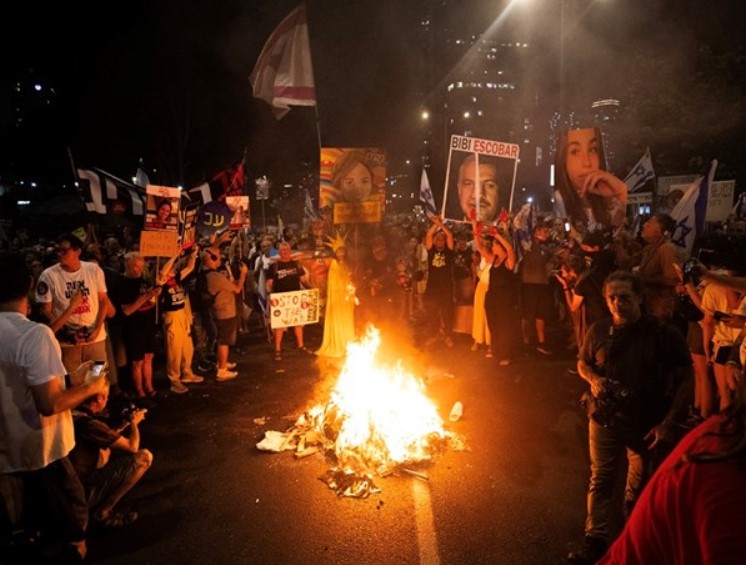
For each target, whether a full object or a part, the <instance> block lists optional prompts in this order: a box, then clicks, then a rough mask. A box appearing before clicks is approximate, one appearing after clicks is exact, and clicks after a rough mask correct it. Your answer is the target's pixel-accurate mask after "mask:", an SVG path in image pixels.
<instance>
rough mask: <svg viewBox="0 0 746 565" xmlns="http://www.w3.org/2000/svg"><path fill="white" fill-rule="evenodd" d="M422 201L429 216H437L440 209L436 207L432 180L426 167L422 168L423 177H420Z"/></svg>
mask: <svg viewBox="0 0 746 565" xmlns="http://www.w3.org/2000/svg"><path fill="white" fill-rule="evenodd" d="M420 201H421V202H422V203H423V204H424V205H425V211H426V212H427V215H428V216H435V215H436V214H437V213H438V209H437V208H436V207H435V199H434V198H433V191H432V189H431V188H430V180H428V178H427V171H426V170H425V169H424V168H423V169H422V177H421V178H420Z"/></svg>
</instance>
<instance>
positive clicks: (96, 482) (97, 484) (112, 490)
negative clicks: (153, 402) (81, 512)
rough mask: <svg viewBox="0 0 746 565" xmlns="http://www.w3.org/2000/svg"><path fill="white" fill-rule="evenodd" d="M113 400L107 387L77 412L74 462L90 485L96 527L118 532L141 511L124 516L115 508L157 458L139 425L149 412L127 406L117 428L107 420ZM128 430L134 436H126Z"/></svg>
mask: <svg viewBox="0 0 746 565" xmlns="http://www.w3.org/2000/svg"><path fill="white" fill-rule="evenodd" d="M108 400H109V387H108V386H107V387H106V388H105V389H104V390H103V391H101V392H99V393H98V394H96V395H94V396H92V397H90V398H88V399H87V400H85V401H84V402H83V403H82V404H81V405H80V406H78V407H77V408H76V409H75V410H74V411H73V424H74V426H75V441H76V443H75V448H74V449H73V450H72V451H71V452H70V461H71V462H72V464H73V467H74V468H75V471H76V472H77V474H78V477H79V478H80V481H81V482H82V483H83V486H84V487H85V494H86V501H87V503H88V511H89V513H90V516H91V521H92V523H93V524H94V525H98V526H102V527H106V528H116V527H121V526H127V525H129V524H131V523H132V522H134V521H135V520H136V519H137V513H136V512H121V511H117V510H115V509H114V507H115V506H116V504H117V503H118V502H119V501H120V500H121V499H122V497H123V496H124V495H125V494H127V493H128V492H129V491H130V490H131V489H132V487H134V486H135V484H137V482H138V481H139V480H140V479H141V478H142V477H143V475H144V474H145V472H146V471H147V470H148V469H149V468H150V466H151V464H152V463H153V455H152V454H151V453H150V451H148V450H147V449H140V430H139V424H140V423H141V422H142V421H143V420H144V419H145V413H146V412H147V410H146V409H144V408H137V407H136V406H134V405H131V406H130V407H125V409H124V410H122V412H121V414H120V415H119V416H120V417H121V418H122V419H123V420H124V422H123V423H122V424H121V425H120V426H118V427H117V428H112V427H111V426H110V425H109V423H108V422H107V420H106V419H105V415H106V412H105V410H106V404H107V402H108ZM127 428H129V437H125V436H123V435H121V434H122V432H124V431H125V430H126V429H127Z"/></svg>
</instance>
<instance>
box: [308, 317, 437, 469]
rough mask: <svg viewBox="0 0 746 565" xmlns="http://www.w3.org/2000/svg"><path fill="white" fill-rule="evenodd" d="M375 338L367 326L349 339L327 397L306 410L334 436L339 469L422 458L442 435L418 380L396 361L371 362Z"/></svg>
mask: <svg viewBox="0 0 746 565" xmlns="http://www.w3.org/2000/svg"><path fill="white" fill-rule="evenodd" d="M380 343H381V336H380V333H379V331H378V330H377V329H376V328H374V327H373V326H369V327H368V330H367V335H366V336H365V337H364V338H363V339H362V340H361V341H360V342H355V343H350V344H349V345H348V347H347V359H346V361H345V364H344V366H343V368H342V371H341V373H340V376H339V380H338V382H337V384H336V386H335V388H334V390H333V391H332V393H331V398H330V401H329V402H328V403H327V404H326V405H317V406H315V407H314V408H313V409H311V410H310V411H309V416H310V418H311V420H312V421H313V422H315V424H316V426H317V427H318V428H319V429H320V431H322V433H324V434H325V435H326V436H327V437H328V438H330V439H332V440H333V441H334V450H335V454H336V456H337V461H338V463H339V465H340V467H341V468H342V469H344V470H348V471H353V472H362V473H365V472H369V471H377V472H379V473H381V472H384V471H387V470H390V469H391V468H393V467H394V466H396V465H399V464H401V463H404V462H410V463H411V462H418V461H424V460H428V459H430V457H431V455H432V453H433V452H434V450H435V449H436V448H437V447H439V446H440V445H443V442H444V440H446V432H445V430H444V429H443V421H442V419H441V418H440V416H439V415H438V411H437V409H436V406H435V405H434V404H433V403H432V402H431V401H430V399H428V398H427V396H425V394H424V388H425V386H424V383H423V382H422V381H421V379H419V378H417V377H415V376H414V375H412V374H410V373H408V372H406V371H405V370H404V369H403V367H402V366H401V364H400V363H397V364H396V365H395V366H394V367H386V366H379V365H376V363H375V356H376V352H377V350H378V347H379V345H380ZM330 436H331V437H330Z"/></svg>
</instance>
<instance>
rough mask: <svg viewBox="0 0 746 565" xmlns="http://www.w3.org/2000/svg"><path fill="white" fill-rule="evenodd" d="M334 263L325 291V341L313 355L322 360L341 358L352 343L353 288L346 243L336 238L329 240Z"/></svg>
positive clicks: (353, 323)
mask: <svg viewBox="0 0 746 565" xmlns="http://www.w3.org/2000/svg"><path fill="white" fill-rule="evenodd" d="M329 240H330V244H331V246H332V251H333V252H334V259H333V260H332V264H331V265H330V266H329V277H328V279H327V287H326V314H325V317H324V339H323V341H322V342H321V347H320V348H319V350H318V351H317V352H316V354H317V355H320V356H323V357H334V358H340V357H344V356H345V353H346V352H347V344H348V343H349V342H350V341H354V339H355V304H356V302H357V299H356V298H355V287H354V286H353V285H352V280H351V279H352V277H351V275H352V273H351V271H350V268H349V266H348V265H347V262H346V257H347V248H346V246H345V241H344V239H343V238H342V237H340V236H339V234H337V236H336V237H335V238H333V239H332V238H329Z"/></svg>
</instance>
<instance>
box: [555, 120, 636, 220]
mask: <svg viewBox="0 0 746 565" xmlns="http://www.w3.org/2000/svg"><path fill="white" fill-rule="evenodd" d="M556 159H557V160H556V162H555V179H556V186H555V202H556V208H557V214H558V215H559V216H563V217H566V218H569V219H570V221H572V222H573V223H575V222H580V223H582V224H583V225H584V227H585V228H587V229H588V230H590V231H596V230H597V229H602V228H604V227H616V226H619V225H621V224H622V223H624V220H625V208H626V204H627V185H626V184H625V183H624V181H622V180H621V179H619V178H618V177H616V176H615V175H614V174H612V173H611V172H609V171H607V170H606V158H605V154H604V142H603V137H602V134H601V130H599V129H598V128H582V129H573V130H568V131H566V132H564V133H563V134H562V135H561V136H560V139H559V144H558V150H557V158H556Z"/></svg>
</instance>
